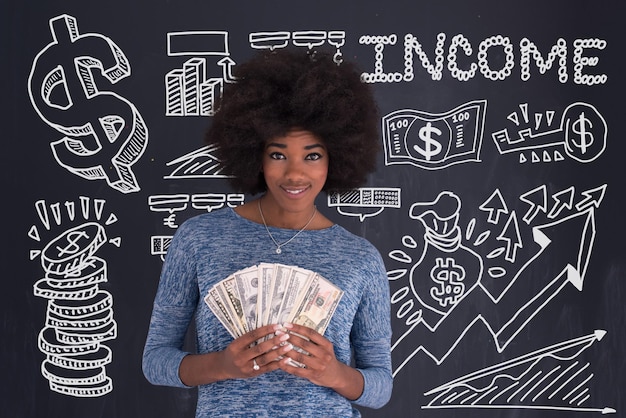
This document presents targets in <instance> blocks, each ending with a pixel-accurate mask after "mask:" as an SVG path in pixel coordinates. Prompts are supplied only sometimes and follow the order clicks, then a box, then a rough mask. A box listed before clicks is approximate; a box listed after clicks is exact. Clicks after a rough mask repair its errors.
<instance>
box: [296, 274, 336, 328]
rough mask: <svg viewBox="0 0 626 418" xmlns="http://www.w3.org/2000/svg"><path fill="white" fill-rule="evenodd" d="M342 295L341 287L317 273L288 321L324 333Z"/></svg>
mask: <svg viewBox="0 0 626 418" xmlns="http://www.w3.org/2000/svg"><path fill="white" fill-rule="evenodd" d="M342 296H343V291H342V290H341V289H339V288H338V287H337V286H335V285H334V284H332V283H331V282H329V281H328V280H326V279H325V278H323V277H322V276H320V275H319V274H315V275H314V276H313V277H312V278H311V280H310V282H309V283H308V286H307V289H306V291H305V292H304V293H303V294H302V297H301V298H300V301H299V304H298V305H297V306H295V307H294V308H293V309H291V311H290V314H289V317H288V318H287V322H291V323H294V324H299V325H304V326H306V327H309V328H312V329H314V330H315V331H317V332H319V333H320V334H324V331H326V327H327V326H328V322H329V321H330V318H332V316H333V314H334V313H335V309H337V305H338V304H339V301H340V300H341V297H342Z"/></svg>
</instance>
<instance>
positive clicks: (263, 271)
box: [257, 263, 274, 327]
mask: <svg viewBox="0 0 626 418" xmlns="http://www.w3.org/2000/svg"><path fill="white" fill-rule="evenodd" d="M257 275H258V277H259V295H258V296H257V327H262V326H263V325H268V324H269V322H268V318H269V311H270V309H269V306H270V302H271V296H272V289H273V288H274V264H270V263H261V264H259V267H258V273H257Z"/></svg>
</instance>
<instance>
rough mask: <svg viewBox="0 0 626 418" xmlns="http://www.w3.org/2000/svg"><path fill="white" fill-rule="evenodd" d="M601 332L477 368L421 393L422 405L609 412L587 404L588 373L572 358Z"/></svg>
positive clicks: (602, 333)
mask: <svg viewBox="0 0 626 418" xmlns="http://www.w3.org/2000/svg"><path fill="white" fill-rule="evenodd" d="M605 334H606V332H605V331H603V330H597V331H595V332H594V333H593V334H590V335H585V336H582V337H579V338H574V339H572V340H568V341H564V342H561V343H559V344H555V345H552V346H549V347H546V348H543V349H541V350H537V351H534V352H532V353H529V354H526V355H524V356H521V357H517V358H515V359H512V360H509V361H506V362H503V363H500V364H496V365H494V366H491V367H487V368H485V369H482V370H478V371H476V372H474V373H470V374H468V375H466V376H463V377H459V378H458V379H455V380H453V381H451V382H448V383H445V384H443V385H440V386H438V387H436V388H433V389H431V390H429V391H428V392H426V393H425V394H424V395H425V397H426V398H427V399H430V400H429V401H428V403H427V405H425V406H423V407H422V408H423V409H451V408H466V409H471V408H490V409H508V408H515V409H538V410H560V411H576V412H599V413H602V414H612V413H615V412H616V410H615V409H613V408H610V407H603V408H594V407H589V406H588V404H589V403H590V400H591V394H590V392H591V390H590V387H589V385H590V384H591V382H592V380H593V378H594V373H593V372H592V371H591V365H590V363H588V362H582V361H580V360H577V357H579V356H580V354H582V353H583V352H584V351H585V350H587V349H588V348H589V347H591V346H592V345H593V344H595V343H597V342H599V341H601V340H602V338H603V337H604V336H605Z"/></svg>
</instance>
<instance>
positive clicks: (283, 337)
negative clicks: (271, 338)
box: [280, 334, 289, 341]
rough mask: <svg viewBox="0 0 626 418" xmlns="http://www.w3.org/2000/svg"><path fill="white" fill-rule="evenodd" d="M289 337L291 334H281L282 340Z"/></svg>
mask: <svg viewBox="0 0 626 418" xmlns="http://www.w3.org/2000/svg"><path fill="white" fill-rule="evenodd" d="M288 339H289V334H283V335H281V336H280V341H287V340H288Z"/></svg>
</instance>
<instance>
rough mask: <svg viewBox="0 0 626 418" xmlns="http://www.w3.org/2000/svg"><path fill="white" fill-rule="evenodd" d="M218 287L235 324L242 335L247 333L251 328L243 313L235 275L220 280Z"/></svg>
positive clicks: (218, 291)
mask: <svg viewBox="0 0 626 418" xmlns="http://www.w3.org/2000/svg"><path fill="white" fill-rule="evenodd" d="M216 289H217V293H218V294H219V296H220V298H221V299H222V301H223V303H224V306H225V307H226V310H227V311H228V313H229V316H230V318H231V319H232V321H233V326H234V327H235V328H236V329H238V330H239V332H240V333H241V335H243V334H246V333H247V332H248V331H249V328H248V324H247V322H246V320H245V316H244V314H243V305H242V304H241V298H240V297H239V292H238V291H237V285H236V283H235V278H234V276H229V277H227V278H226V279H224V280H222V281H221V282H219V283H218V285H217V286H216Z"/></svg>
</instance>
